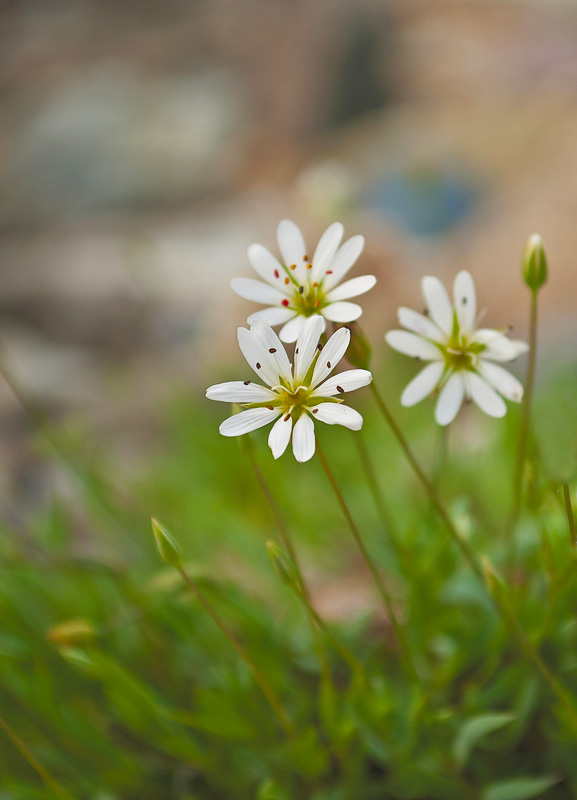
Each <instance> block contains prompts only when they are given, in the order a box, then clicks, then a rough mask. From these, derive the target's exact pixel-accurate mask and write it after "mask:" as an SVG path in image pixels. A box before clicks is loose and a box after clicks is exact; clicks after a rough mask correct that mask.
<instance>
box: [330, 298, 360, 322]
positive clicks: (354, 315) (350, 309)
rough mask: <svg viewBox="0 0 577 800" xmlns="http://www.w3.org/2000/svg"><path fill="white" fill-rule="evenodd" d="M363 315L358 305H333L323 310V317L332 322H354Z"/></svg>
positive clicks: (339, 303) (340, 303) (341, 303)
mask: <svg viewBox="0 0 577 800" xmlns="http://www.w3.org/2000/svg"><path fill="white" fill-rule="evenodd" d="M362 313H363V309H362V308H361V307H360V306H358V305H357V304H356V303H344V302H338V303H331V304H330V305H328V306H325V308H323V309H322V315H323V317H325V318H326V319H330V321H331V322H354V321H355V320H356V319H358V318H359V317H360V316H361V314H362Z"/></svg>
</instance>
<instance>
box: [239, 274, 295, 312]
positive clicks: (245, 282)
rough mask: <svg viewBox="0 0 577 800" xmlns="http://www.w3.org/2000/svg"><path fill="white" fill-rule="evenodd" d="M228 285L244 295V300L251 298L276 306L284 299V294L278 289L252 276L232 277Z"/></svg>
mask: <svg viewBox="0 0 577 800" xmlns="http://www.w3.org/2000/svg"><path fill="white" fill-rule="evenodd" d="M230 286H231V288H232V290H233V291H234V292H236V293H237V294H239V295H240V296H241V297H244V299H245V300H252V301H253V302H255V303H265V304H267V305H276V306H278V305H280V303H281V301H282V300H284V299H285V295H284V294H283V293H282V292H281V291H279V290H278V289H274V288H273V287H272V286H269V285H268V283H263V282H262V281H255V280H253V279H252V278H233V279H232V280H231V282H230Z"/></svg>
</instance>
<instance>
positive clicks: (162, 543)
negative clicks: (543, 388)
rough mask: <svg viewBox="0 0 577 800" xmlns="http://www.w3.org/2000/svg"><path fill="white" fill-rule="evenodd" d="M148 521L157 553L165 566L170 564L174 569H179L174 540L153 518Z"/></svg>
mask: <svg viewBox="0 0 577 800" xmlns="http://www.w3.org/2000/svg"><path fill="white" fill-rule="evenodd" d="M150 521H151V523H152V531H153V533H154V538H155V539H156V546H157V547H158V552H159V553H160V555H161V556H162V558H163V559H164V561H166V563H167V564H170V566H171V567H174V568H175V569H180V567H181V562H180V547H179V545H178V543H177V541H176V539H175V538H174V536H173V535H172V534H171V533H169V532H168V531H167V530H166V528H165V527H164V525H161V524H160V522H159V521H158V520H157V519H154V517H153V518H152V519H151V520H150Z"/></svg>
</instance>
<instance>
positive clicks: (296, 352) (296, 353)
mask: <svg viewBox="0 0 577 800" xmlns="http://www.w3.org/2000/svg"><path fill="white" fill-rule="evenodd" d="M298 353H299V349H298V347H297V348H296V350H295V356H298Z"/></svg>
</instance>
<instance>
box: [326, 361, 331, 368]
mask: <svg viewBox="0 0 577 800" xmlns="http://www.w3.org/2000/svg"><path fill="white" fill-rule="evenodd" d="M327 367H328V368H329V369H330V368H331V362H330V361H327Z"/></svg>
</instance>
